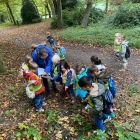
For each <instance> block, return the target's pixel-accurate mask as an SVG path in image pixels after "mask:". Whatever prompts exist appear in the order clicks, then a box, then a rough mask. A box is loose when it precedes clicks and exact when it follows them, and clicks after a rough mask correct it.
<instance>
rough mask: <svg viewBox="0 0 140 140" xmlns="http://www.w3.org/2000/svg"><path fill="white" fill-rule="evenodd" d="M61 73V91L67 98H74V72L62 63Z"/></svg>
mask: <svg viewBox="0 0 140 140" xmlns="http://www.w3.org/2000/svg"><path fill="white" fill-rule="evenodd" d="M61 71H62V75H61V77H62V83H63V89H64V91H65V93H66V94H67V96H69V95H70V96H75V93H74V89H73V86H74V80H75V77H76V75H75V71H74V70H73V69H72V68H71V67H70V66H69V64H68V63H67V62H66V61H64V63H62V65H61Z"/></svg>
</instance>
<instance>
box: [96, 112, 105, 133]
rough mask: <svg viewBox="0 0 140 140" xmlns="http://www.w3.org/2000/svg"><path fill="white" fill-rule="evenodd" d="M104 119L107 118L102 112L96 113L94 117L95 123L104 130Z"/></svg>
mask: <svg viewBox="0 0 140 140" xmlns="http://www.w3.org/2000/svg"><path fill="white" fill-rule="evenodd" d="M106 119H107V117H106V116H105V115H104V114H98V115H97V116H96V117H95V124H96V126H97V127H98V128H99V129H100V130H102V131H105V126H104V121H105V120H106Z"/></svg>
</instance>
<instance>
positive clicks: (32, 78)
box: [21, 56, 45, 112]
mask: <svg viewBox="0 0 140 140" xmlns="http://www.w3.org/2000/svg"><path fill="white" fill-rule="evenodd" d="M26 62H27V64H25V63H23V64H22V68H21V73H22V76H23V77H24V78H25V80H26V81H27V87H26V94H27V95H28V97H29V98H32V99H33V103H34V106H35V109H36V111H37V112H44V109H43V108H42V106H43V104H44V105H45V103H43V93H44V91H45V87H44V86H43V84H42V79H41V78H40V77H38V76H37V75H36V74H35V73H34V72H33V71H31V70H29V67H30V68H32V69H36V68H37V64H36V63H34V62H32V59H31V57H30V56H26Z"/></svg>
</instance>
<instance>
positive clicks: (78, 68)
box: [75, 64, 86, 75]
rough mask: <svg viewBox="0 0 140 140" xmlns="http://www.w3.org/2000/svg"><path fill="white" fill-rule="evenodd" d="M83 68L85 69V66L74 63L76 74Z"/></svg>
mask: <svg viewBox="0 0 140 140" xmlns="http://www.w3.org/2000/svg"><path fill="white" fill-rule="evenodd" d="M83 68H84V69H85V68H86V67H85V66H81V65H79V64H76V66H75V72H76V74H77V75H78V74H79V73H80V72H81V70H82V69H83Z"/></svg>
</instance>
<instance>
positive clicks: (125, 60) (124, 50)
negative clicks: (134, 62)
mask: <svg viewBox="0 0 140 140" xmlns="http://www.w3.org/2000/svg"><path fill="white" fill-rule="evenodd" d="M119 53H120V56H121V58H122V62H123V69H122V71H125V70H126V69H127V65H128V58H129V57H130V50H129V47H128V41H126V39H125V37H124V36H123V35H122V43H121V50H120V52H119Z"/></svg>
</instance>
